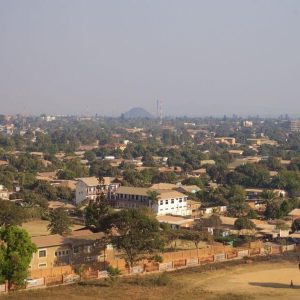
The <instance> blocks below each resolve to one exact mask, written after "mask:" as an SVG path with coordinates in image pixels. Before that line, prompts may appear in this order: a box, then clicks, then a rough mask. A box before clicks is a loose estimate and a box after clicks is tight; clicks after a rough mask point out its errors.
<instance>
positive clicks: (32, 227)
mask: <svg viewBox="0 0 300 300" xmlns="http://www.w3.org/2000/svg"><path fill="white" fill-rule="evenodd" d="M48 225H49V221H46V220H33V221H29V222H26V223H23V224H22V228H24V229H26V230H27V231H28V233H29V235H30V236H38V235H48V234H50V232H49V231H48V229H47V227H48ZM82 227H83V226H81V225H73V226H72V230H76V229H79V228H82Z"/></svg>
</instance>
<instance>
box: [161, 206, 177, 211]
mask: <svg viewBox="0 0 300 300" xmlns="http://www.w3.org/2000/svg"><path fill="white" fill-rule="evenodd" d="M174 208H175V207H171V208H170V209H174ZM176 208H177V209H178V208H182V206H178V207H176ZM163 210H169V209H168V208H165V209H163V208H161V209H160V211H163Z"/></svg>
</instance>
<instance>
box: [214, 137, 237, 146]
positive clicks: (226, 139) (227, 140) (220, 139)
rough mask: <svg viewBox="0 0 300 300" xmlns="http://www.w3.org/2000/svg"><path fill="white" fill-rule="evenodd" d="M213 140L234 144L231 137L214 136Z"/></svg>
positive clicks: (219, 142)
mask: <svg viewBox="0 0 300 300" xmlns="http://www.w3.org/2000/svg"><path fill="white" fill-rule="evenodd" d="M215 142H216V143H217V144H226V145H231V146H233V145H235V143H236V140H235V138H233V137H216V138H215Z"/></svg>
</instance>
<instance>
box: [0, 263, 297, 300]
mask: <svg viewBox="0 0 300 300" xmlns="http://www.w3.org/2000/svg"><path fill="white" fill-rule="evenodd" d="M209 268H215V267H214V266H213V265H211V266H206V269H208V270H203V268H199V267H196V268H192V269H186V270H181V271H176V272H173V273H168V274H166V275H165V274H164V275H150V276H140V277H133V278H132V277H131V278H126V279H125V278H122V279H119V281H118V282H114V283H111V282H110V281H109V280H108V281H90V282H85V283H84V284H75V285H69V286H60V287H53V288H48V289H41V290H35V291H26V292H20V293H14V294H11V295H8V296H3V297H0V298H1V299H3V300H27V299H32V300H35V299H43V300H50V299H51V300H52V299H53V300H54V299H55V300H61V299H68V300H73V299H74V300H75V299H76V300H90V299H103V300H106V299H107V300H108V299H125V300H126V299H128V300H129V299H130V300H135V299H153V300H158V299H181V300H185V299H187V300H188V299H207V300H217V299H218V300H225V299H226V300H248V299H249V300H251V299H259V300H263V299H273V300H276V299H289V300H294V299H295V300H296V299H300V271H299V269H298V264H297V262H296V260H295V259H294V260H283V259H275V260H274V261H273V260H272V261H264V262H252V263H243V264H237V265H235V266H233V265H228V264H227V265H226V264H223V265H219V266H218V267H217V269H215V270H209ZM161 277H163V278H161ZM291 280H293V282H294V288H290V281H291Z"/></svg>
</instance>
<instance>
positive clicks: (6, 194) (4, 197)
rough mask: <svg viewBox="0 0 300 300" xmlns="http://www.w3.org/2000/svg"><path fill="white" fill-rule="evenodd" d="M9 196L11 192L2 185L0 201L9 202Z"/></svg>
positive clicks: (0, 186) (0, 185)
mask: <svg viewBox="0 0 300 300" xmlns="http://www.w3.org/2000/svg"><path fill="white" fill-rule="evenodd" d="M9 194H10V193H9V191H8V190H7V189H6V188H5V187H4V186H3V185H2V184H0V199H2V200H9Z"/></svg>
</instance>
